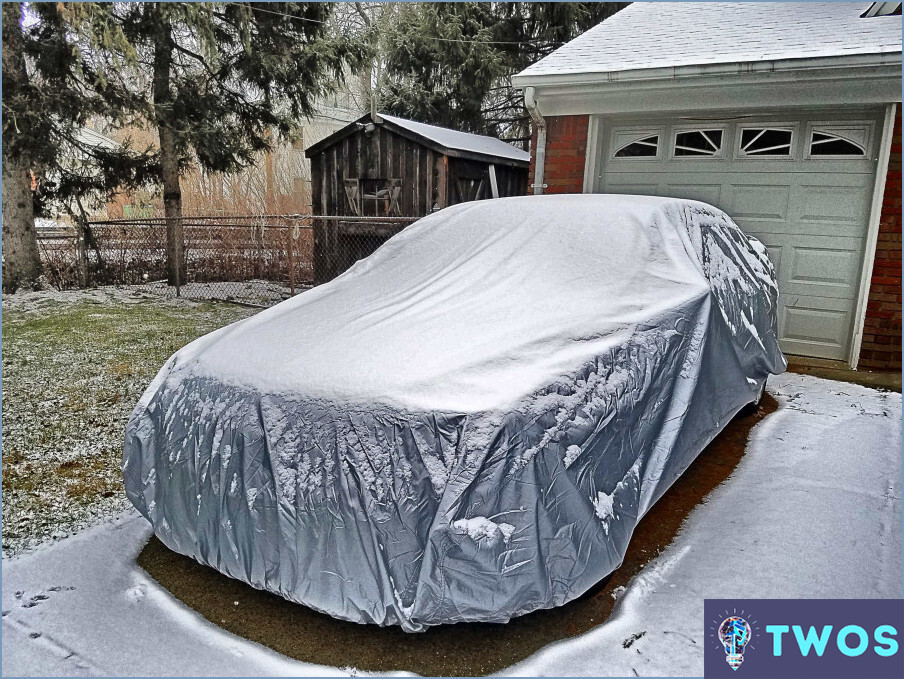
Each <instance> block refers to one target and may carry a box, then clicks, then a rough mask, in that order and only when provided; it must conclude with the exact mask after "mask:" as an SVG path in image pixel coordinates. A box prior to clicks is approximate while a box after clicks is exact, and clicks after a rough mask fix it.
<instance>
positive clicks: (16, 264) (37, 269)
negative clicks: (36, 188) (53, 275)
mask: <svg viewBox="0 0 904 679" xmlns="http://www.w3.org/2000/svg"><path fill="white" fill-rule="evenodd" d="M40 276H41V257H40V255H39V254H38V239H37V236H36V235H35V216H34V204H33V203H32V199H31V175H30V174H29V172H28V168H27V167H26V165H25V163H24V162H22V160H21V159H13V158H4V159H3V292H6V293H11V292H15V291H16V290H20V289H25V290H33V289H35V288H36V287H37V286H38V278H39V277H40Z"/></svg>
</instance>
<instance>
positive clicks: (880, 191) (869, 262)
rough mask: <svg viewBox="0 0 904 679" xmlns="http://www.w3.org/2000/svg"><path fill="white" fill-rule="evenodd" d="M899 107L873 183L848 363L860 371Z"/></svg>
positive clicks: (890, 111)
mask: <svg viewBox="0 0 904 679" xmlns="http://www.w3.org/2000/svg"><path fill="white" fill-rule="evenodd" d="M897 106H899V104H894V103H892V104H888V105H887V106H886V107H885V120H884V121H883V123H882V137H881V138H880V143H879V157H878V158H877V159H876V163H877V165H876V179H875V182H874V184H873V200H872V203H871V205H870V211H869V223H868V226H867V230H866V243H865V244H864V246H863V266H862V267H861V273H860V293H859V294H858V295H857V307H856V310H855V312H854V336H853V338H852V339H851V353H850V355H849V357H848V365H850V366H851V369H852V370H856V369H857V364H858V363H859V362H860V346H861V345H862V344H863V327H864V324H865V322H866V305H867V302H868V300H869V288H870V283H871V282H872V279H873V265H874V263H875V261H876V243H877V242H878V240H879V222H880V220H881V219H882V200H883V198H884V197H885V180H886V178H887V177H888V159H889V157H890V156H891V139H892V134H893V133H894V127H895V112H896V109H897Z"/></svg>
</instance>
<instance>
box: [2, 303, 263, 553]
mask: <svg viewBox="0 0 904 679" xmlns="http://www.w3.org/2000/svg"><path fill="white" fill-rule="evenodd" d="M72 294H73V295H76V296H77V295H78V294H79V293H72ZM76 299H78V298H77V297H76ZM70 302H71V300H70ZM4 306H5V307H6V306H7V305H6V304H4ZM10 306H12V308H4V311H3V401H2V412H3V505H4V507H3V509H4V512H3V549H4V552H5V553H8V552H11V551H17V550H18V549H19V548H21V547H24V546H28V545H29V544H33V543H35V542H38V541H40V540H43V539H46V538H48V537H52V536H54V535H56V534H65V533H68V532H71V531H72V530H74V529H77V528H79V527H81V526H82V525H84V524H85V522H86V521H87V520H89V519H91V518H92V517H96V516H97V515H98V514H104V513H109V512H110V511H112V510H115V509H116V508H119V507H122V506H124V504H125V500H124V496H123V489H122V479H121V475H120V474H121V473H120V464H121V456H122V437H123V432H124V429H125V422H126V420H127V418H128V416H129V414H130V412H131V410H132V408H133V407H134V404H135V402H136V401H137V400H138V398H139V397H140V395H141V393H142V392H143V391H144V389H145V387H146V386H147V384H148V383H149V382H150V381H151V379H152V378H153V377H154V375H155V374H156V372H157V370H159V368H160V367H161V366H162V365H163V363H164V362H165V361H166V359H167V358H168V357H169V356H170V355H171V354H172V353H173V352H174V351H176V350H177V349H179V348H180V347H182V346H184V345H185V344H187V343H188V342H190V341H192V340H193V339H195V338H197V337H200V336H201V335H204V334H206V333H208V332H210V331H211V330H215V329H216V328H219V327H221V326H223V325H226V324H228V323H231V322H233V321H236V320H239V319H241V318H244V317H246V316H248V315H250V314H251V313H253V312H252V310H250V309H247V308H244V307H239V306H235V305H231V304H223V303H205V304H191V303H182V304H178V305H177V304H174V303H172V302H167V301H164V300H159V301H158V300H155V299H153V298H151V299H148V298H139V299H138V301H135V300H130V301H129V303H124V302H123V301H122V300H120V299H116V298H115V297H111V298H110V299H109V301H103V300H102V301H97V300H96V299H93V300H86V301H78V302H76V303H65V304H63V303H59V304H54V303H50V304H45V305H43V306H41V307H39V308H29V309H24V310H17V309H16V308H15V306H14V305H10Z"/></svg>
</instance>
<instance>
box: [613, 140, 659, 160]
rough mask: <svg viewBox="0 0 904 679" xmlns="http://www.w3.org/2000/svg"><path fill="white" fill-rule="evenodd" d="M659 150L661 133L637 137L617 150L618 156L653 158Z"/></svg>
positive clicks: (616, 155) (616, 154)
mask: <svg viewBox="0 0 904 679" xmlns="http://www.w3.org/2000/svg"><path fill="white" fill-rule="evenodd" d="M658 152H659V135H658V134H654V135H650V136H649V137H642V138H641V139H635V140H634V141H630V142H628V143H627V144H625V145H624V146H622V147H621V148H620V149H618V151H616V152H615V157H616V158H653V157H655V156H656V154H657V153H658Z"/></svg>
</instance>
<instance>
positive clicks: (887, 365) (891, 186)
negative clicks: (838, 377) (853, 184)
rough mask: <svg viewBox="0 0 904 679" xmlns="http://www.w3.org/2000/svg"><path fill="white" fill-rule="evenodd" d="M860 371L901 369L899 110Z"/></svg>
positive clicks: (867, 308) (886, 182) (859, 365)
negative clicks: (863, 369)
mask: <svg viewBox="0 0 904 679" xmlns="http://www.w3.org/2000/svg"><path fill="white" fill-rule="evenodd" d="M858 367H860V368H867V369H869V368H877V369H889V370H890V369H895V370H900V369H901V107H900V106H898V114H897V118H896V119H895V127H894V132H893V134H892V142H891V155H890V157H889V159H888V175H887V177H886V179H885V195H884V197H883V200H882V215H881V217H880V220H879V234H878V239H877V242H876V259H875V262H874V264H873V275H872V279H871V281H870V287H869V298H868V300H867V305H866V318H865V320H864V323H863V343H862V344H861V345H860V363H859V364H858Z"/></svg>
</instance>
